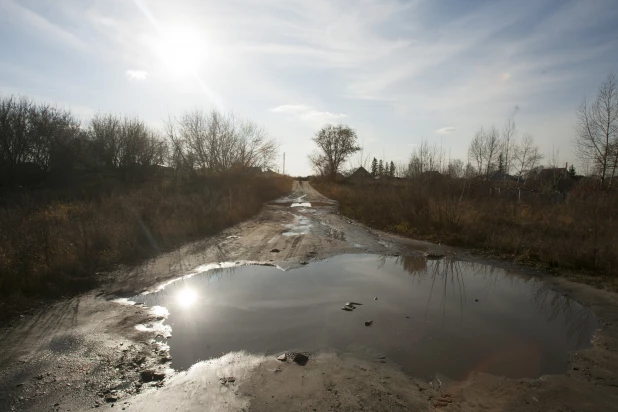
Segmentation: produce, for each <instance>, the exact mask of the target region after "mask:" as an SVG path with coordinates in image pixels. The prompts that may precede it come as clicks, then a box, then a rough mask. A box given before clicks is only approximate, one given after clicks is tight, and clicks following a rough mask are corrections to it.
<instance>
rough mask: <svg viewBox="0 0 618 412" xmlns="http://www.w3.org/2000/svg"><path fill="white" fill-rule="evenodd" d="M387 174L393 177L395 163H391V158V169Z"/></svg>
mask: <svg viewBox="0 0 618 412" xmlns="http://www.w3.org/2000/svg"><path fill="white" fill-rule="evenodd" d="M389 175H390V176H391V177H395V163H393V161H392V160H391V170H390V173H389Z"/></svg>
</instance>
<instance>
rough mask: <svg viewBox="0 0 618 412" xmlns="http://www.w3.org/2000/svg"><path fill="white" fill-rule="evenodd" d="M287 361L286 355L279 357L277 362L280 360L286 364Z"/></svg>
mask: <svg viewBox="0 0 618 412" xmlns="http://www.w3.org/2000/svg"><path fill="white" fill-rule="evenodd" d="M286 359H287V356H286V355H285V353H283V354H281V355H279V356H277V360H279V361H281V362H285V360H286Z"/></svg>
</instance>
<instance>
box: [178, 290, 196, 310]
mask: <svg viewBox="0 0 618 412" xmlns="http://www.w3.org/2000/svg"><path fill="white" fill-rule="evenodd" d="M197 298H198V296H197V293H196V292H195V290H193V289H189V288H185V289H182V290H180V291H178V293H177V294H176V302H178V304H179V305H180V306H182V307H183V308H185V309H188V308H190V307H191V306H193V304H195V302H197Z"/></svg>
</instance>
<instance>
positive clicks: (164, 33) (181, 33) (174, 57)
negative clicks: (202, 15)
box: [155, 26, 207, 76]
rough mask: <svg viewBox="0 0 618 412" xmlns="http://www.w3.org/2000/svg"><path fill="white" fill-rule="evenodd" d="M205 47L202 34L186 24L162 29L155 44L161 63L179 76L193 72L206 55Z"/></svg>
mask: <svg viewBox="0 0 618 412" xmlns="http://www.w3.org/2000/svg"><path fill="white" fill-rule="evenodd" d="M206 49H207V44H206V41H205V39H204V34H203V33H202V32H200V31H199V30H196V29H194V28H191V27H187V26H175V27H169V28H167V29H162V30H161V35H160V38H159V40H158V42H157V43H156V44H155V51H156V53H157V54H158V55H159V57H160V58H161V60H162V62H163V64H164V65H165V66H166V67H167V69H168V70H170V71H171V72H172V73H173V74H174V75H179V76H185V75H192V74H195V73H196V72H197V71H198V69H199V68H200V66H201V65H202V63H203V61H204V58H205V57H206Z"/></svg>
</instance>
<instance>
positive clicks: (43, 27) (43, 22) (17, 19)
mask: <svg viewBox="0 0 618 412" xmlns="http://www.w3.org/2000/svg"><path fill="white" fill-rule="evenodd" d="M0 9H4V10H3V12H5V13H6V14H7V15H8V18H9V19H10V20H11V22H12V23H13V24H15V23H18V24H20V25H21V26H23V27H28V28H29V29H30V28H33V29H35V31H37V32H39V33H40V34H41V35H43V37H44V38H45V39H46V40H51V41H55V42H57V43H61V44H62V45H67V46H69V47H72V48H74V49H78V50H81V51H87V47H86V44H85V43H84V42H83V41H82V40H81V39H80V38H79V37H77V36H76V35H74V34H73V33H71V32H69V31H67V30H65V29H63V28H62V27H61V26H59V25H56V24H54V23H52V22H51V21H49V20H48V19H47V18H45V17H43V16H41V15H40V14H37V13H36V12H34V11H32V10H31V9H29V8H26V7H24V6H22V5H20V4H17V3H15V2H14V1H11V0H0ZM3 14H4V13H3Z"/></svg>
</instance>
